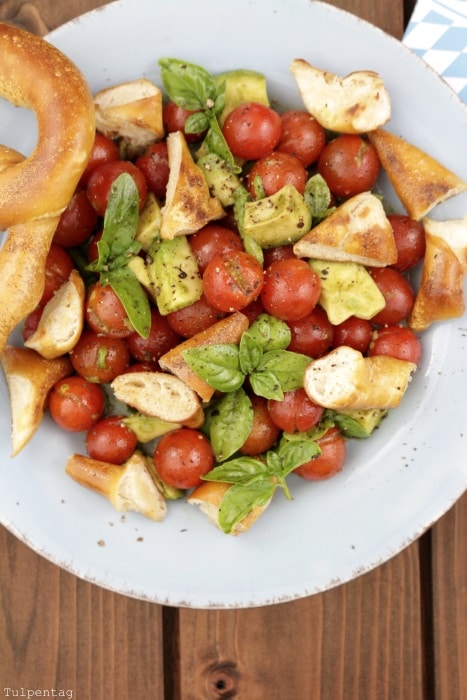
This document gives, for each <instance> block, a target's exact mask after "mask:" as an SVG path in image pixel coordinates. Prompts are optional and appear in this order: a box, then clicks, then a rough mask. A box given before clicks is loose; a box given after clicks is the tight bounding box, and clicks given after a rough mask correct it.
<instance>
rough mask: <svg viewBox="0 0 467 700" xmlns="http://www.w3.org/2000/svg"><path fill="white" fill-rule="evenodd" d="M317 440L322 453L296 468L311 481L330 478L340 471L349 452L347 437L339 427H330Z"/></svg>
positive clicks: (296, 470)
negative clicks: (341, 432)
mask: <svg viewBox="0 0 467 700" xmlns="http://www.w3.org/2000/svg"><path fill="white" fill-rule="evenodd" d="M316 442H317V444H318V445H319V447H320V449H321V454H320V455H318V456H317V457H314V458H313V459H310V461H309V462H306V463H305V464H302V465H301V466H300V467H297V469H294V472H295V474H298V475H299V476H301V477H302V478H303V479H307V480H309V481H321V480H323V479H329V478H330V477H331V476H334V475H335V474H337V473H338V472H340V471H341V470H342V467H343V466H344V462H345V458H346V453H347V447H346V443H345V439H344V438H343V437H342V435H341V434H340V432H339V431H338V429H337V428H334V427H333V428H329V430H328V431H327V432H326V433H325V434H324V435H323V436H322V437H320V438H318V440H316Z"/></svg>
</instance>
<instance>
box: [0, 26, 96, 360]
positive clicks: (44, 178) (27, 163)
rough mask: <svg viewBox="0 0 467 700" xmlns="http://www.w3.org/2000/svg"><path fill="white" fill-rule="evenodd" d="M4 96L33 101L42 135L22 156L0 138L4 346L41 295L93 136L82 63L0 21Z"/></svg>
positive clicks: (0, 343)
mask: <svg viewBox="0 0 467 700" xmlns="http://www.w3.org/2000/svg"><path fill="white" fill-rule="evenodd" d="M0 96H2V97H4V98H5V99H7V100H8V101H9V102H11V103H12V104H14V105H15V106H17V107H24V108H27V109H31V110H32V111H33V112H34V114H35V117H36V122H37V131H38V139H37V144H36V146H35V149H34V151H33V152H32V153H31V155H30V156H29V157H27V158H24V159H23V158H21V155H20V154H18V153H17V152H16V151H13V150H12V149H9V148H7V147H4V146H0V231H6V230H8V235H7V238H6V240H5V242H4V245H3V247H2V248H1V250H0V300H1V305H0V352H2V350H3V348H4V347H5V344H6V341H7V339H8V336H9V334H10V332H11V331H12V330H13V328H14V327H15V326H16V325H17V324H18V323H19V322H20V321H21V320H22V319H23V318H25V317H26V316H27V314H28V313H29V312H30V311H32V310H33V309H34V308H35V306H36V305H37V303H38V302H39V300H40V297H41V296H42V290H43V286H44V279H45V260H46V257H47V253H48V251H49V248H50V243H51V241H52V238H53V235H54V232H55V228H56V226H57V224H58V220H59V217H60V214H61V212H62V211H63V210H64V209H65V208H66V206H67V204H68V202H69V201H70V199H71V197H72V195H73V192H74V190H75V188H76V185H77V184H78V181H79V178H80V176H81V173H82V172H83V170H84V168H85V166H86V163H87V161H88V159H89V155H90V153H91V149H92V146H93V143H94V135H95V120H94V105H93V99H92V94H91V92H90V89H89V86H88V84H87V82H86V80H85V78H84V76H83V75H82V74H81V72H80V71H79V70H78V68H77V67H76V66H75V65H74V64H73V63H72V62H71V61H70V60H69V59H68V58H67V57H66V56H64V55H63V54H62V53H61V52H60V51H59V50H58V49H56V48H55V47H53V46H52V45H51V44H49V43H48V42H46V41H45V40H44V39H41V38H40V37H38V36H35V35H33V34H29V33H28V32H25V31H24V30H21V29H18V28H17V27H13V26H9V25H7V24H3V23H0Z"/></svg>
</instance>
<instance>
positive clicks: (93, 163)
mask: <svg viewBox="0 0 467 700" xmlns="http://www.w3.org/2000/svg"><path fill="white" fill-rule="evenodd" d="M115 160H120V153H119V150H118V146H117V144H116V143H115V142H114V141H112V139H109V138H108V136H104V134H101V133H100V132H99V131H96V135H95V138H94V146H93V148H92V151H91V155H90V156H89V160H88V164H87V166H86V168H85V169H84V172H83V174H82V175H81V179H80V181H79V185H80V187H87V184H88V180H89V178H90V177H91V173H92V172H93V171H94V170H95V169H96V168H97V167H98V166H99V165H102V163H108V162H110V161H115Z"/></svg>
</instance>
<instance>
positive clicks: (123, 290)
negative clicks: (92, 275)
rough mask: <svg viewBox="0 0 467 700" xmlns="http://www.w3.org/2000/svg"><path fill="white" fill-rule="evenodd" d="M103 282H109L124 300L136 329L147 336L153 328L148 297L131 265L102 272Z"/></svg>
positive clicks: (123, 302) (121, 299) (141, 334)
mask: <svg viewBox="0 0 467 700" xmlns="http://www.w3.org/2000/svg"><path fill="white" fill-rule="evenodd" d="M100 281H101V284H103V285H105V284H109V285H110V286H111V287H112V289H113V290H114V292H115V294H116V295H117V296H118V298H119V299H120V301H121V302H122V304H123V306H124V308H125V311H126V313H127V314H128V318H129V319H130V321H131V324H132V326H133V327H134V329H135V331H136V332H137V333H138V334H139V335H140V336H141V337H142V338H147V337H148V335H149V331H150V329H151V310H150V306H149V300H148V297H147V295H146V293H145V291H144V289H143V288H142V286H141V285H140V283H139V282H138V280H137V279H136V277H135V275H134V274H133V272H132V271H131V270H130V268H129V267H121V268H119V269H118V270H111V271H110V272H107V273H102V275H101V279H100Z"/></svg>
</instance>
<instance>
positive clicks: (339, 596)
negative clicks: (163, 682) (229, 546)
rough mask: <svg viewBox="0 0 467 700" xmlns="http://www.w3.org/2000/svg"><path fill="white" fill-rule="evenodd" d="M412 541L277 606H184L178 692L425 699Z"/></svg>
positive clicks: (259, 697) (190, 696)
mask: <svg viewBox="0 0 467 700" xmlns="http://www.w3.org/2000/svg"><path fill="white" fill-rule="evenodd" d="M418 561H419V559H418V545H417V543H415V544H414V545H412V546H411V547H409V548H408V549H406V550H405V551H404V552H403V553H402V554H401V555H400V556H398V557H396V558H394V559H392V560H391V561H390V562H388V563H386V564H384V565H383V566H381V567H378V568H377V569H376V570H374V571H372V572H369V573H367V574H365V575H363V576H361V577H360V578H358V579H356V580H354V581H352V582H351V583H349V584H347V585H343V586H339V587H337V588H335V589H332V590H329V591H326V592H325V593H323V594H319V595H315V596H311V597H309V598H305V599H303V600H298V601H294V602H291V603H286V604H282V605H277V606H271V607H264V608H255V609H250V610H239V611H196V610H180V611H179V613H178V615H179V620H178V630H179V635H180V641H179V648H178V649H177V650H176V651H175V652H174V654H175V656H176V658H177V659H178V663H179V675H178V678H177V681H176V682H175V683H174V687H176V688H177V693H176V694H175V695H174V696H173V697H174V700H182V699H183V700H197V699H198V698H201V697H202V698H206V699H211V698H213V699H214V698H233V697H239V698H248V700H264V698H266V697H267V698H268V700H275V699H277V700H283V699H284V698H320V700H362V698H376V697H377V698H378V700H392V699H393V698H404V700H426V697H425V695H424V686H423V684H424V680H423V679H424V673H423V649H422V645H421V644H420V643H419V641H418V640H420V635H421V619H420V598H419V596H420V590H419V585H418V582H419V569H418Z"/></svg>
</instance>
